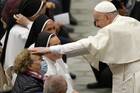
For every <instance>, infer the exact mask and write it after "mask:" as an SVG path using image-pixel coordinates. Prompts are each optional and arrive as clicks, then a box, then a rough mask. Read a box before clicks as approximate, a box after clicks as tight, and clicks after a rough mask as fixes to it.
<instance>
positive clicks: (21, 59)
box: [12, 49, 43, 93]
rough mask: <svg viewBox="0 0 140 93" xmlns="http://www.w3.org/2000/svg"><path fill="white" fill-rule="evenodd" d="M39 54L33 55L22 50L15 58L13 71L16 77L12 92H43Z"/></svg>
mask: <svg viewBox="0 0 140 93" xmlns="http://www.w3.org/2000/svg"><path fill="white" fill-rule="evenodd" d="M41 59H42V58H41V55H39V54H37V55H33V54H31V53H29V51H28V50H26V49H25V50H23V51H22V52H21V53H20V54H19V55H18V56H17V57H16V59H15V63H14V71H15V73H17V78H16V81H15V84H14V87H13V89H12V93H43V76H42V75H41V74H40V70H41Z"/></svg>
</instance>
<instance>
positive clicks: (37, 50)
mask: <svg viewBox="0 0 140 93" xmlns="http://www.w3.org/2000/svg"><path fill="white" fill-rule="evenodd" d="M28 50H29V51H30V52H31V53H33V54H46V53H50V51H49V48H47V47H36V48H29V49H28Z"/></svg>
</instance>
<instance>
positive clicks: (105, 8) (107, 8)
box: [94, 1, 117, 13]
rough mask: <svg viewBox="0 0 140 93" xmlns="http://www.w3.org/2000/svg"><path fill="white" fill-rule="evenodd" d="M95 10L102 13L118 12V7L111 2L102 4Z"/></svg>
mask: <svg viewBox="0 0 140 93" xmlns="http://www.w3.org/2000/svg"><path fill="white" fill-rule="evenodd" d="M94 10H95V11H97V12H101V13H109V12H114V11H117V9H116V7H115V6H114V5H113V4H112V3H111V2H109V1H102V2H100V3H99V4H97V5H96V6H95V8H94Z"/></svg>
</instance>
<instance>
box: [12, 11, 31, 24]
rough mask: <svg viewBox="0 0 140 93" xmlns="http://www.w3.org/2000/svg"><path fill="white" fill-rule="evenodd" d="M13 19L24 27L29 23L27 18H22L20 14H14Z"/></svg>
mask: <svg viewBox="0 0 140 93" xmlns="http://www.w3.org/2000/svg"><path fill="white" fill-rule="evenodd" d="M13 17H14V19H15V20H16V22H17V23H18V24H20V25H22V26H25V27H26V26H27V25H28V24H30V23H31V21H30V20H29V19H28V18H26V17H25V16H23V15H22V14H15V15H14V16H13Z"/></svg>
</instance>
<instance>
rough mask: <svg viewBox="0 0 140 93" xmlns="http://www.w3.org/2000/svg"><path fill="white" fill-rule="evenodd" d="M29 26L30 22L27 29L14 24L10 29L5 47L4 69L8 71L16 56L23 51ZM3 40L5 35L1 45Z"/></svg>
mask: <svg viewBox="0 0 140 93" xmlns="http://www.w3.org/2000/svg"><path fill="white" fill-rule="evenodd" d="M31 26H32V22H31V23H30V24H29V25H28V26H27V27H23V26H20V25H17V24H16V25H14V26H13V27H12V28H11V30H10V33H9V38H8V42H7V47H6V54H5V62H4V68H5V69H8V68H9V67H10V66H13V64H14V61H15V58H16V56H17V55H18V54H19V53H20V52H21V51H22V50H23V49H24V46H25V43H26V40H27V38H28V35H29V32H30V29H31ZM4 39H5V35H4V37H3V38H2V40H1V41H2V44H3V45H4Z"/></svg>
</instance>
